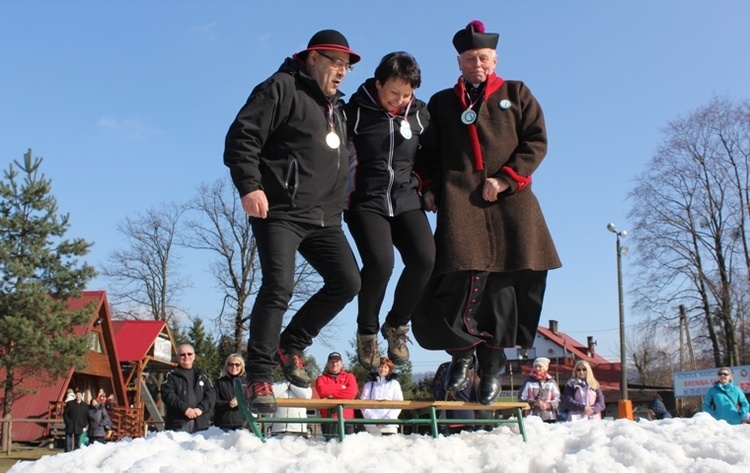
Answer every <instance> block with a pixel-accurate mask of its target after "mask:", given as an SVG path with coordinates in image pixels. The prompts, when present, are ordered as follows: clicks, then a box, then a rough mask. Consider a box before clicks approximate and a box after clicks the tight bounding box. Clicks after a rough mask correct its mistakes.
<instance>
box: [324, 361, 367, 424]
mask: <svg viewBox="0 0 750 473" xmlns="http://www.w3.org/2000/svg"><path fill="white" fill-rule="evenodd" d="M315 390H316V391H317V392H318V397H320V398H321V399H355V398H356V397H357V392H358V391H359V386H358V385H357V378H355V377H354V375H353V374H352V373H349V372H348V371H345V370H344V362H343V360H342V359H341V354H340V353H338V352H333V353H331V354H329V355H328V361H327V362H326V367H325V370H323V374H321V375H320V376H318V378H317V379H316V380H315ZM320 416H321V417H332V418H338V414H337V413H336V412H332V411H331V412H329V411H328V410H327V409H321V410H320ZM344 418H345V419H354V409H344ZM321 429H322V430H323V434H324V435H326V436H329V437H330V436H333V435H335V434H336V433H337V431H338V430H337V425H336V424H335V423H324V424H322V425H321ZM345 433H346V434H351V433H354V428H353V426H352V425H347V426H346V431H345Z"/></svg>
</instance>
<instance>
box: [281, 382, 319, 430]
mask: <svg viewBox="0 0 750 473" xmlns="http://www.w3.org/2000/svg"><path fill="white" fill-rule="evenodd" d="M312 394H313V390H312V388H311V387H307V388H301V387H299V386H295V385H294V384H292V383H290V382H289V381H288V380H286V379H284V380H281V381H278V382H276V383H274V384H273V395H274V396H275V397H276V399H289V398H292V399H310V398H312ZM273 416H274V417H284V418H287V419H306V418H307V409H305V408H304V407H277V408H276V412H275V413H274V414H273ZM271 434H273V435H287V434H291V435H307V424H305V423H297V422H288V423H283V424H282V423H278V424H277V423H273V424H271Z"/></svg>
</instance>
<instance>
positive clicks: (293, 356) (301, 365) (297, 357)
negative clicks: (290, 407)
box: [276, 348, 312, 388]
mask: <svg viewBox="0 0 750 473" xmlns="http://www.w3.org/2000/svg"><path fill="white" fill-rule="evenodd" d="M276 362H277V363H278V364H279V366H280V367H281V372H282V373H283V374H284V377H285V378H286V379H287V380H288V381H289V382H290V383H292V384H293V385H295V386H298V387H300V388H309V387H310V384H312V382H311V381H310V377H309V376H308V375H307V372H306V371H305V357H304V355H303V354H302V353H300V352H297V351H284V350H282V349H281V348H279V349H278V350H276Z"/></svg>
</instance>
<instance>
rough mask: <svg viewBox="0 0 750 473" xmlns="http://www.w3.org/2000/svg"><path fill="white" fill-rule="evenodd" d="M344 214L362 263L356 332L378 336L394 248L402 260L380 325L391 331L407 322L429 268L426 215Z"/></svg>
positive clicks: (431, 244) (431, 243) (429, 238)
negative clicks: (382, 322)
mask: <svg viewBox="0 0 750 473" xmlns="http://www.w3.org/2000/svg"><path fill="white" fill-rule="evenodd" d="M344 215H345V219H346V223H347V225H348V226H349V232H351V234H352V238H354V242H355V243H356V245H357V249H358V250H359V256H360V258H361V259H362V271H361V273H360V275H361V277H362V290H361V291H360V292H359V295H358V296H357V309H358V312H357V330H358V332H359V333H361V334H363V335H373V334H376V333H378V329H379V328H380V322H379V316H380V308H381V306H382V305H383V299H384V297H385V291H386V289H387V287H388V281H389V280H390V279H391V274H392V273H393V266H394V262H395V256H394V251H393V248H394V246H395V247H396V249H397V250H398V252H399V254H400V255H401V260H402V261H403V262H404V270H403V272H402V273H401V276H400V277H399V279H398V283H397V284H396V288H395V290H394V293H393V305H392V306H391V310H390V311H389V312H388V315H387V316H386V318H385V321H386V322H388V325H390V326H392V327H398V326H400V325H406V324H408V323H409V321H410V320H411V316H412V314H413V313H414V309H415V308H416V306H417V302H419V295H420V294H421V293H422V290H424V287H425V286H426V285H427V281H429V279H430V274H431V273H432V267H433V265H434V264H435V241H434V239H433V237H432V231H431V230H430V223H429V222H428V221H427V217H426V216H425V214H424V212H423V211H421V210H414V211H411V212H405V213H403V214H401V215H397V216H395V217H386V216H384V215H380V214H378V213H375V212H346V213H345V214H344Z"/></svg>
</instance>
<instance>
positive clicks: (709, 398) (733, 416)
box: [703, 366, 750, 425]
mask: <svg viewBox="0 0 750 473" xmlns="http://www.w3.org/2000/svg"><path fill="white" fill-rule="evenodd" d="M717 374H718V376H719V379H718V380H716V382H715V383H714V385H713V386H711V387H710V388H708V392H707V393H706V395H705V396H704V397H703V412H708V413H709V414H711V415H712V416H713V418H714V419H716V420H724V421H726V422H727V423H729V424H732V425H737V424H741V423H742V422H743V421H744V419H745V417H746V416H747V414H748V407H750V406H748V402H747V397H746V396H745V393H743V392H742V390H741V389H740V388H738V387H737V386H735V384H734V382H733V381H732V370H731V369H730V368H727V367H726V366H724V367H721V368H719V371H718V372H717Z"/></svg>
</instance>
